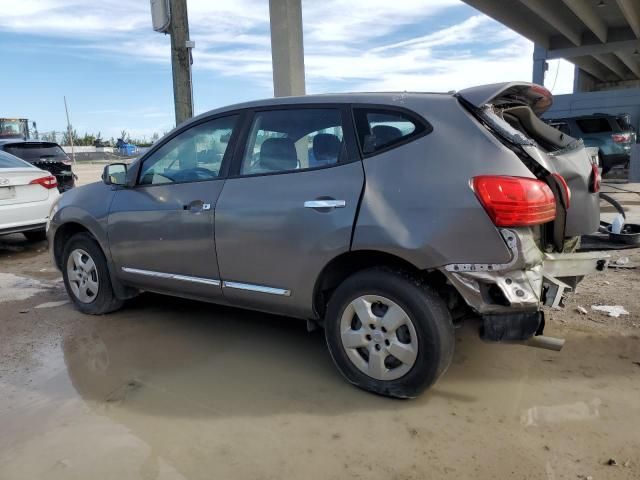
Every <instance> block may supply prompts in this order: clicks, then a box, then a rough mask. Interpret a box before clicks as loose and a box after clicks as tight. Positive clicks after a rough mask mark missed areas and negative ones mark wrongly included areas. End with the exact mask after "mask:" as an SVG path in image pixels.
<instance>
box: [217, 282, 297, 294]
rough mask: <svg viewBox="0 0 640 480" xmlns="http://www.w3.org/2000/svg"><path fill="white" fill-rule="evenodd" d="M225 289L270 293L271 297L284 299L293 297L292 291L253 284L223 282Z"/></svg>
mask: <svg viewBox="0 0 640 480" xmlns="http://www.w3.org/2000/svg"><path fill="white" fill-rule="evenodd" d="M222 286H223V287H224V288H235V289H236V290H248V291H251V292H259V293H268V294H270V295H280V296H282V297H289V296H291V290H285V289H284V288H274V287H265V286H264V285H253V284H251V283H240V282H226V281H225V282H222Z"/></svg>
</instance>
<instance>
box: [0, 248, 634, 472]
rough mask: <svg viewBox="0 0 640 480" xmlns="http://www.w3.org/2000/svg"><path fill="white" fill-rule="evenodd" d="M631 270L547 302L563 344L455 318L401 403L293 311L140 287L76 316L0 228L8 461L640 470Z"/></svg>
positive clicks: (0, 459) (48, 270)
mask: <svg viewBox="0 0 640 480" xmlns="http://www.w3.org/2000/svg"><path fill="white" fill-rule="evenodd" d="M621 256H625V257H628V258H629V263H627V266H629V265H638V266H640V250H630V251H625V252H624V253H623V252H617V253H614V255H613V258H614V259H615V258H618V257H621ZM639 279H640V269H617V270H616V269H608V270H607V271H606V272H604V273H603V274H601V275H599V276H594V277H590V278H587V279H586V280H585V281H584V282H583V283H582V284H581V285H580V287H579V290H578V292H577V294H576V295H575V296H573V297H572V298H571V299H570V301H569V302H568V306H567V308H566V309H565V310H562V311H550V312H548V326H547V331H546V332H545V333H547V334H549V335H553V336H560V337H565V338H566V339H567V343H566V346H565V348H564V350H563V351H562V352H559V353H556V352H550V351H545V350H539V349H533V348H528V347H523V346H518V345H490V344H485V343H483V342H481V341H480V340H479V339H478V338H477V335H476V330H477V325H474V324H467V325H465V326H464V327H463V328H460V329H458V330H457V332H456V336H457V343H456V353H455V357H454V361H453V364H452V366H451V368H450V369H449V371H448V373H447V374H446V375H445V376H444V377H443V378H442V379H441V380H440V381H439V382H438V383H437V384H436V386H435V387H434V388H432V389H431V390H430V391H429V392H427V393H425V394H424V395H423V396H422V397H420V398H418V399H416V400H411V401H397V400H389V399H385V398H381V397H377V396H374V395H371V394H368V393H365V392H362V391H360V390H358V389H356V388H354V387H352V386H350V385H348V384H347V383H346V382H345V381H343V380H342V378H341V377H340V376H339V374H338V373H337V371H336V369H335V368H334V366H333V365H332V363H331V359H330V357H329V354H328V352H327V350H326V348H325V345H324V341H323V338H322V334H321V333H320V332H314V333H312V334H309V333H307V332H306V329H305V325H304V323H301V322H298V321H296V320H292V319H288V318H283V317H275V316H271V315H266V314H261V313H255V312H245V311H241V310H237V309H231V308H225V307H219V306H215V305H209V304H204V303H198V302H192V301H186V300H179V299H175V298H169V297H162V296H158V295H150V294H145V295H142V296H140V297H138V298H137V299H135V300H133V301H130V302H129V303H128V304H127V305H126V308H124V309H123V310H121V311H119V312H117V313H114V314H111V315H107V316H102V317H93V316H85V315H82V314H80V313H79V312H78V311H76V310H75V309H74V308H73V307H72V306H71V305H70V304H69V303H67V302H66V299H67V297H66V294H65V292H64V290H63V288H62V286H61V283H60V274H59V273H58V272H57V271H55V269H53V267H52V265H51V263H50V261H49V258H48V255H47V252H46V245H45V243H28V242H26V240H24V239H23V238H22V237H21V236H20V235H12V236H6V237H0V479H2V480H13V479H21V480H22V479H45V478H46V479H87V478H96V479H98V478H99V479H118V480H120V479H185V478H189V479H217V478H220V479H231V478H233V479H283V478H304V479H342V478H366V479H387V480H388V479H429V478H434V479H440V478H446V479H460V478H481V479H485V478H486V479H497V478H500V479H502V478H516V479H518V478H522V479H525V478H526V479H547V480H555V479H577V478H588V477H592V478H593V479H636V478H640V435H638V431H640V282H639ZM596 304H607V305H622V306H624V307H625V308H626V309H627V310H628V312H629V315H622V316H621V317H619V318H612V317H609V316H607V315H606V314H603V313H600V312H597V311H593V310H592V309H591V305H596ZM578 306H582V307H584V308H585V309H586V311H587V313H586V314H583V313H580V312H578V311H577V310H576V308H577V307H578ZM610 459H612V460H614V461H615V463H616V465H608V464H607V463H608V462H609V460H610Z"/></svg>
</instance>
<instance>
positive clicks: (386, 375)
mask: <svg viewBox="0 0 640 480" xmlns="http://www.w3.org/2000/svg"><path fill="white" fill-rule="evenodd" d="M325 336H326V340H327V345H328V347H329V352H330V353H331V357H332V358H333V361H334V363H335V364H336V366H337V367H338V370H340V372H341V373H342V375H343V376H344V377H345V378H346V379H347V380H348V381H349V382H351V383H352V384H354V385H356V386H358V387H360V388H362V389H365V390H368V391H370V392H374V393H377V394H380V395H385V396H389V397H397V398H414V397H416V396H418V395H419V394H420V393H421V392H423V391H424V390H425V389H426V388H428V387H429V386H431V385H433V384H434V383H435V382H436V380H437V379H438V378H439V377H440V376H441V375H442V374H443V373H444V372H445V371H446V369H447V368H448V367H449V364H450V363H451V359H452V358H453V350H454V344H455V337H454V327H453V322H452V320H451V315H450V313H449V311H448V309H447V307H446V305H445V303H444V302H443V300H442V299H441V298H440V297H439V296H438V295H437V294H436V293H435V292H434V291H433V290H432V289H431V288H430V287H428V286H427V285H423V284H421V283H420V282H419V281H416V280H414V279H411V278H409V277H407V276H405V275H404V274H402V273H400V272H392V271H389V270H382V269H371V270H364V271H362V272H358V273H355V274H354V275H352V276H351V277H349V278H347V279H346V280H345V281H344V282H343V283H342V284H341V285H340V286H339V287H338V288H337V289H336V291H335V292H334V293H333V295H332V296H331V299H330V301H329V305H328V307H327V316H326V318H325Z"/></svg>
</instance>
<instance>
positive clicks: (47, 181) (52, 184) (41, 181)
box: [29, 175, 58, 190]
mask: <svg viewBox="0 0 640 480" xmlns="http://www.w3.org/2000/svg"><path fill="white" fill-rule="evenodd" d="M29 184H31V185H41V186H43V187H44V188H46V189H47V190H50V189H52V188H56V187H57V186H58V181H57V180H56V177H54V176H53V175H49V176H47V177H40V178H36V179H35V180H31V181H30V182H29Z"/></svg>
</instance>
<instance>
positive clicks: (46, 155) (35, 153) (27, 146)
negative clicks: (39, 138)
mask: <svg viewBox="0 0 640 480" xmlns="http://www.w3.org/2000/svg"><path fill="white" fill-rule="evenodd" d="M4 150H5V151H6V152H9V153H11V154H12V155H15V156H16V157H20V158H22V159H23V160H27V161H28V162H37V161H38V160H40V159H46V160H51V159H60V160H67V158H68V157H67V154H66V153H64V150H62V148H60V146H59V145H56V144H55V143H12V144H10V145H5V147H4Z"/></svg>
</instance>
